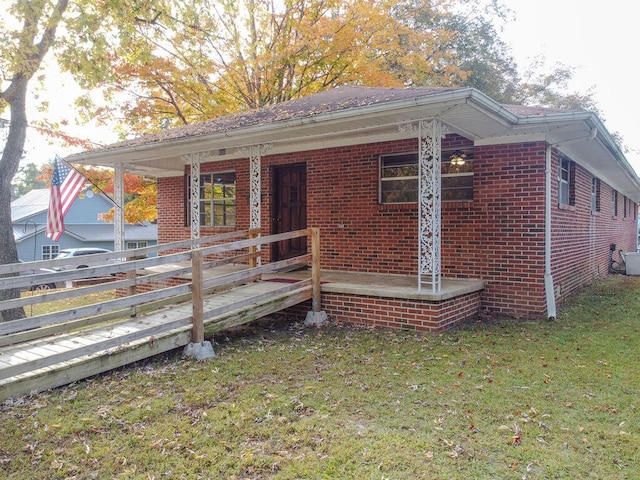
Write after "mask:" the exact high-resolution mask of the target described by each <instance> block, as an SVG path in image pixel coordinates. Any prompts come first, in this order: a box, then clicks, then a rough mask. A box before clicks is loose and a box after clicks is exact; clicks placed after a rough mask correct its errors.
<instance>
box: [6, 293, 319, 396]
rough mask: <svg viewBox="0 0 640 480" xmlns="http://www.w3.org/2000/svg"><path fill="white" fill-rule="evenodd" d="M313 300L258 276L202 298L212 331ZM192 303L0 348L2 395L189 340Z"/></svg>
mask: <svg viewBox="0 0 640 480" xmlns="http://www.w3.org/2000/svg"><path fill="white" fill-rule="evenodd" d="M309 299H311V283H310V282H301V283H298V284H292V285H285V286H283V284H281V283H277V282H269V281H261V282H256V283H253V284H250V285H244V286H241V287H237V288H234V289H232V290H229V291H227V292H223V293H219V294H216V295H214V296H211V297H208V298H205V300H204V311H205V314H207V315H210V318H208V319H207V320H206V321H205V331H206V332H207V334H211V333H214V332H217V331H221V330H224V329H227V328H229V327H232V326H236V325H241V324H245V323H249V322H251V321H253V320H256V319H258V318H261V317H264V316H266V315H270V314H272V313H275V312H278V311H280V310H282V309H284V308H287V307H290V306H293V305H296V304H298V303H300V302H303V301H305V300H309ZM191 313H192V306H191V304H190V303H188V304H182V305H177V306H172V307H165V308H163V309H161V310H158V311H156V312H153V313H150V314H146V315H142V316H140V317H135V318H130V319H125V320H120V321H116V322H109V323H107V324H100V325H94V326H91V327H88V328H83V329H80V330H77V331H74V332H67V333H63V334H59V335H54V336H51V337H45V338H39V339H37V340H32V341H28V342H24V343H18V344H14V345H9V346H4V347H0V400H5V399H7V398H11V397H16V396H19V395H24V394H28V393H30V392H32V391H41V390H45V389H48V388H53V387H58V386H60V385H65V384H68V383H71V382H74V381H76V380H80V379H82V378H86V377H89V376H92V375H95V374H98V373H102V372H105V371H107V370H111V369H113V368H117V367H120V366H123V365H126V364H129V363H132V362H135V361H138V360H142V359H144V358H147V357H150V356H153V355H157V354H159V353H163V352H166V351H168V350H173V349H175V348H179V347H183V346H185V345H187V344H188V343H189V342H190V341H191V329H192V315H191Z"/></svg>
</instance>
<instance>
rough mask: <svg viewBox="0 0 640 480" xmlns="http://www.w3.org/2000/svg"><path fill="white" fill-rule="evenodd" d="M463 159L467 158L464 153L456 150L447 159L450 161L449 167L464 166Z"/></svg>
mask: <svg viewBox="0 0 640 480" xmlns="http://www.w3.org/2000/svg"><path fill="white" fill-rule="evenodd" d="M465 158H467V154H466V153H463V152H461V151H460V150H456V151H455V152H453V153H452V154H451V157H449V160H450V161H451V165H454V166H456V167H459V166H461V165H464V163H465Z"/></svg>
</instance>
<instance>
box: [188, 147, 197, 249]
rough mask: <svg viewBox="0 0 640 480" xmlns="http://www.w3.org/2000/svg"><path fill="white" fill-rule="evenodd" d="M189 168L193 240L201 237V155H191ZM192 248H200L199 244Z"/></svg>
mask: <svg viewBox="0 0 640 480" xmlns="http://www.w3.org/2000/svg"><path fill="white" fill-rule="evenodd" d="M189 168H190V173H191V182H190V184H189V189H190V193H191V202H190V205H189V209H190V213H191V240H195V239H197V238H200V155H197V154H191V155H189ZM191 248H192V249H193V248H198V245H195V244H194V245H192V246H191Z"/></svg>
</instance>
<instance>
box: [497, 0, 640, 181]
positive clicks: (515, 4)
mask: <svg viewBox="0 0 640 480" xmlns="http://www.w3.org/2000/svg"><path fill="white" fill-rule="evenodd" d="M504 3H505V4H506V5H507V6H508V8H510V9H511V10H513V11H514V12H515V15H516V20H515V21H514V22H511V23H510V24H508V25H507V26H506V28H505V31H504V34H503V37H502V38H504V40H505V41H506V42H507V43H508V44H509V45H511V48H512V53H513V55H514V57H515V58H516V61H517V63H518V65H520V66H524V65H526V64H528V63H529V61H530V60H531V59H532V58H533V57H535V56H537V55H540V54H542V55H544V56H545V57H546V61H547V65H548V66H549V67H551V66H552V65H553V64H555V63H556V62H560V63H563V64H565V65H568V66H572V67H574V68H575V72H574V79H573V81H572V82H571V84H570V89H571V90H577V91H581V92H585V91H587V90H588V89H589V88H591V87H593V88H594V98H595V99H596V102H597V106H598V108H599V109H600V111H601V119H602V120H603V121H604V123H605V126H606V127H607V130H609V132H610V133H615V132H617V133H619V134H620V135H621V136H622V138H623V142H624V144H625V145H626V147H628V148H629V149H631V150H632V151H630V152H627V153H626V154H625V155H626V157H627V160H628V161H629V163H630V164H631V166H632V167H633V168H634V169H635V170H636V172H637V173H638V174H640V131H639V130H638V128H637V124H638V120H637V118H638V117H637V116H636V115H637V114H638V113H639V112H640V95H639V92H638V91H637V90H638V87H637V85H638V78H637V74H636V72H637V69H636V67H635V64H636V62H637V53H636V48H637V46H638V43H639V39H638V29H637V16H636V12H637V3H636V1H635V0H609V1H607V2H602V1H600V0H598V1H596V0H505V2H504Z"/></svg>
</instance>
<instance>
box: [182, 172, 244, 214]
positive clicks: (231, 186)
mask: <svg viewBox="0 0 640 480" xmlns="http://www.w3.org/2000/svg"><path fill="white" fill-rule="evenodd" d="M190 182H191V176H187V185H186V187H187V188H186V190H187V195H186V199H187V204H186V212H187V215H186V218H187V224H190V223H191V216H190V214H191V208H190V204H191V189H190V188H189V185H190ZM235 224H236V173H235V172H214V173H204V174H201V175H200V226H202V227H220V226H235Z"/></svg>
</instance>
